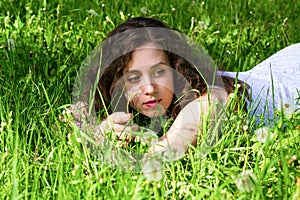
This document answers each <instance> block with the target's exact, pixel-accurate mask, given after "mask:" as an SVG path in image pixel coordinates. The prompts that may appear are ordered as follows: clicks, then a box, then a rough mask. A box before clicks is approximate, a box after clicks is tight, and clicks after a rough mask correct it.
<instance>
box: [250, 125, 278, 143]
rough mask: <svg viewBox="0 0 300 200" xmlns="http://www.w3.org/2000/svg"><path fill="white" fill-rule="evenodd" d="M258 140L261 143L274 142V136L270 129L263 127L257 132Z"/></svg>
mask: <svg viewBox="0 0 300 200" xmlns="http://www.w3.org/2000/svg"><path fill="white" fill-rule="evenodd" d="M255 135H256V138H257V140H258V141H259V142H261V143H265V142H266V141H267V140H272V139H273V137H274V134H273V133H272V132H271V131H270V129H269V128H268V127H261V128H259V129H257V130H256V131H255Z"/></svg>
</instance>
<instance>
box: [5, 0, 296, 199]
mask: <svg viewBox="0 0 300 200" xmlns="http://www.w3.org/2000/svg"><path fill="white" fill-rule="evenodd" d="M203 2H204V4H203V3H202V1H190V2H187V1H182V0H174V1H150V0H141V1H119V2H114V1H104V0H103V1H95V0H93V1H86V2H85V1H77V0H68V1H62V0H61V1H60V0H53V1H46V0H44V1H36V0H31V1H25V0H19V1H14V0H2V1H1V2H0V36H1V37H0V56H1V59H0V82H1V84H0V120H1V123H2V126H1V129H0V130H1V132H0V177H1V178H0V188H1V190H0V198H1V199H9V198H10V199H18V198H20V199H293V198H294V199H300V186H299V184H300V183H299V181H298V186H297V184H296V178H297V177H298V178H300V165H299V157H300V154H299V152H300V147H299V146H300V130H299V129H300V127H299V125H300V123H299V121H300V116H299V114H295V115H294V116H293V117H291V118H284V117H281V118H280V121H279V122H278V123H277V124H276V125H275V127H273V128H272V132H273V133H274V135H275V136H274V138H273V139H272V140H271V141H269V142H267V143H264V144H262V143H260V142H258V141H257V140H256V139H255V136H253V133H252V131H251V130H252V129H257V128H258V127H259V126H258V125H255V124H254V123H253V122H252V121H251V120H250V121H246V120H244V119H245V116H244V115H243V114H242V113H241V114H235V115H232V116H230V117H229V120H228V122H226V126H225V128H224V136H223V138H222V139H221V140H220V141H219V142H218V143H217V144H216V146H215V147H214V148H213V149H212V150H211V151H210V152H209V153H208V155H207V156H205V157H203V158H202V157H199V156H198V154H199V151H200V150H199V149H195V150H192V151H190V152H189V153H188V154H187V155H186V156H185V157H184V158H183V159H182V160H180V161H176V162H172V163H167V164H166V166H165V167H166V168H165V177H164V179H162V180H161V181H159V182H150V181H148V180H147V179H146V178H145V177H144V176H143V175H142V174H140V173H130V172H124V171H123V170H120V169H114V168H112V167H111V166H109V165H107V164H105V163H101V162H100V161H99V160H97V159H95V158H94V157H93V156H92V155H91V154H90V153H89V151H88V149H87V148H86V147H85V145H83V144H82V143H80V141H79V140H78V138H80V136H79V135H78V133H77V132H76V130H74V129H73V128H72V127H70V126H67V125H65V124H63V123H61V122H59V119H58V117H59V116H60V115H61V113H62V110H63V109H64V107H66V106H67V105H69V104H70V103H71V97H72V96H71V92H72V87H73V85H72V84H73V82H74V79H75V77H76V73H77V71H78V70H79V68H80V65H81V63H82V61H83V60H84V58H85V57H86V56H87V55H88V54H89V53H90V52H91V51H92V49H93V48H94V47H95V46H97V45H98V44H100V43H101V41H102V39H103V38H104V37H105V35H106V34H107V33H108V32H109V31H111V30H112V29H113V28H114V27H115V26H116V25H118V24H120V23H122V22H123V21H124V20H126V19H127V18H128V16H129V15H130V16H148V17H156V18H159V19H161V20H163V21H165V22H166V23H168V24H169V25H170V26H172V27H177V28H179V29H180V30H182V31H183V32H184V33H185V34H186V35H188V36H189V37H191V38H192V39H193V40H195V41H197V42H199V43H200V44H201V45H202V46H203V47H204V48H205V49H206V50H207V51H208V52H209V54H210V55H211V56H212V58H213V59H214V60H215V62H216V64H217V65H218V67H219V68H220V69H225V70H234V71H242V70H247V69H250V68H252V67H253V66H255V65H256V64H258V63H259V62H260V61H262V60H263V59H265V58H267V57H268V56H270V55H272V54H273V53H275V52H276V51H278V50H280V49H282V48H284V47H285V46H287V45H289V44H293V43H296V42H299V38H300V30H299V27H298V26H299V24H300V18H299V16H298V15H299V13H300V3H299V2H298V1H289V2H286V1H280V0H262V1H258V0H257V1H254V0H248V1H246V0H242V1H230V0H226V1H217V0H211V1H203ZM103 5H104V6H103ZM142 11H143V12H142ZM120 12H123V15H122V14H120ZM199 24H202V25H204V26H205V28H202V27H201V26H200V25H199ZM4 123H5V126H4ZM245 125H247V126H248V129H245ZM243 127H244V128H243ZM293 156H296V157H297V158H296V159H295V160H293V159H292V157H293ZM244 170H252V172H253V174H255V176H256V178H257V181H256V183H255V189H254V190H252V191H251V192H243V191H241V190H239V189H238V188H237V186H236V184H235V180H236V178H237V176H238V174H240V173H241V172H242V171H244ZM297 194H298V196H297ZM296 196H297V197H296Z"/></svg>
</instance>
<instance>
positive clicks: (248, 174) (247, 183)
mask: <svg viewBox="0 0 300 200" xmlns="http://www.w3.org/2000/svg"><path fill="white" fill-rule="evenodd" d="M256 182H257V178H256V176H255V175H254V174H253V173H252V171H251V170H246V171H243V172H242V173H240V174H239V175H238V177H237V178H236V179H235V181H234V183H235V184H236V186H237V188H238V189H239V190H241V191H243V192H251V191H252V190H254V189H255V183H256Z"/></svg>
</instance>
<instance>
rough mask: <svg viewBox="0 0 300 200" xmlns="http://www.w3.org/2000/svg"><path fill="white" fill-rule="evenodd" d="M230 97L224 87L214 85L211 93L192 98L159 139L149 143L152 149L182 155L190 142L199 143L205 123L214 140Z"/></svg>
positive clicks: (168, 156)
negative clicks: (151, 143) (215, 87)
mask: <svg viewBox="0 0 300 200" xmlns="http://www.w3.org/2000/svg"><path fill="white" fill-rule="evenodd" d="M227 97H228V95H227V93H226V92H225V90H223V89H213V90H212V91H210V95H208V94H204V95H202V96H201V97H199V98H198V99H196V100H194V101H192V102H190V103H189V104H188V105H186V106H185V107H184V108H183V109H182V110H181V112H180V113H179V114H178V116H177V117H176V119H175V121H174V123H173V124H172V126H171V127H170V129H169V130H168V132H167V133H166V134H165V135H164V136H162V137H161V139H160V141H158V142H157V143H155V144H154V145H152V146H151V147H150V149H149V153H150V154H153V153H154V154H159V155H163V156H165V157H166V159H169V160H177V159H179V158H180V157H181V156H182V155H183V154H184V153H185V152H186V150H187V149H188V147H189V146H190V145H193V146H196V145H197V140H198V137H199V136H201V134H203V127H205V126H204V125H205V124H206V125H208V126H209V128H207V129H206V130H207V131H208V133H207V134H209V136H208V135H207V136H208V137H212V138H211V139H212V140H215V137H217V136H218V135H219V130H220V125H221V123H222V121H223V116H224V105H225V104H226V99H227Z"/></svg>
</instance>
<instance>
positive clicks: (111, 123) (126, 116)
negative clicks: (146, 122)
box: [99, 112, 139, 142]
mask: <svg viewBox="0 0 300 200" xmlns="http://www.w3.org/2000/svg"><path fill="white" fill-rule="evenodd" d="M132 118H133V115H132V114H131V113H125V112H115V113H113V114H111V115H109V116H108V117H107V118H106V119H105V120H103V121H102V122H101V123H100V125H99V128H100V130H101V131H102V133H104V134H106V133H108V132H111V133H112V139H117V140H119V141H123V142H124V141H125V142H130V140H132V139H133V138H135V136H134V134H132V132H134V131H138V130H139V126H138V125H137V124H134V123H132Z"/></svg>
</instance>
